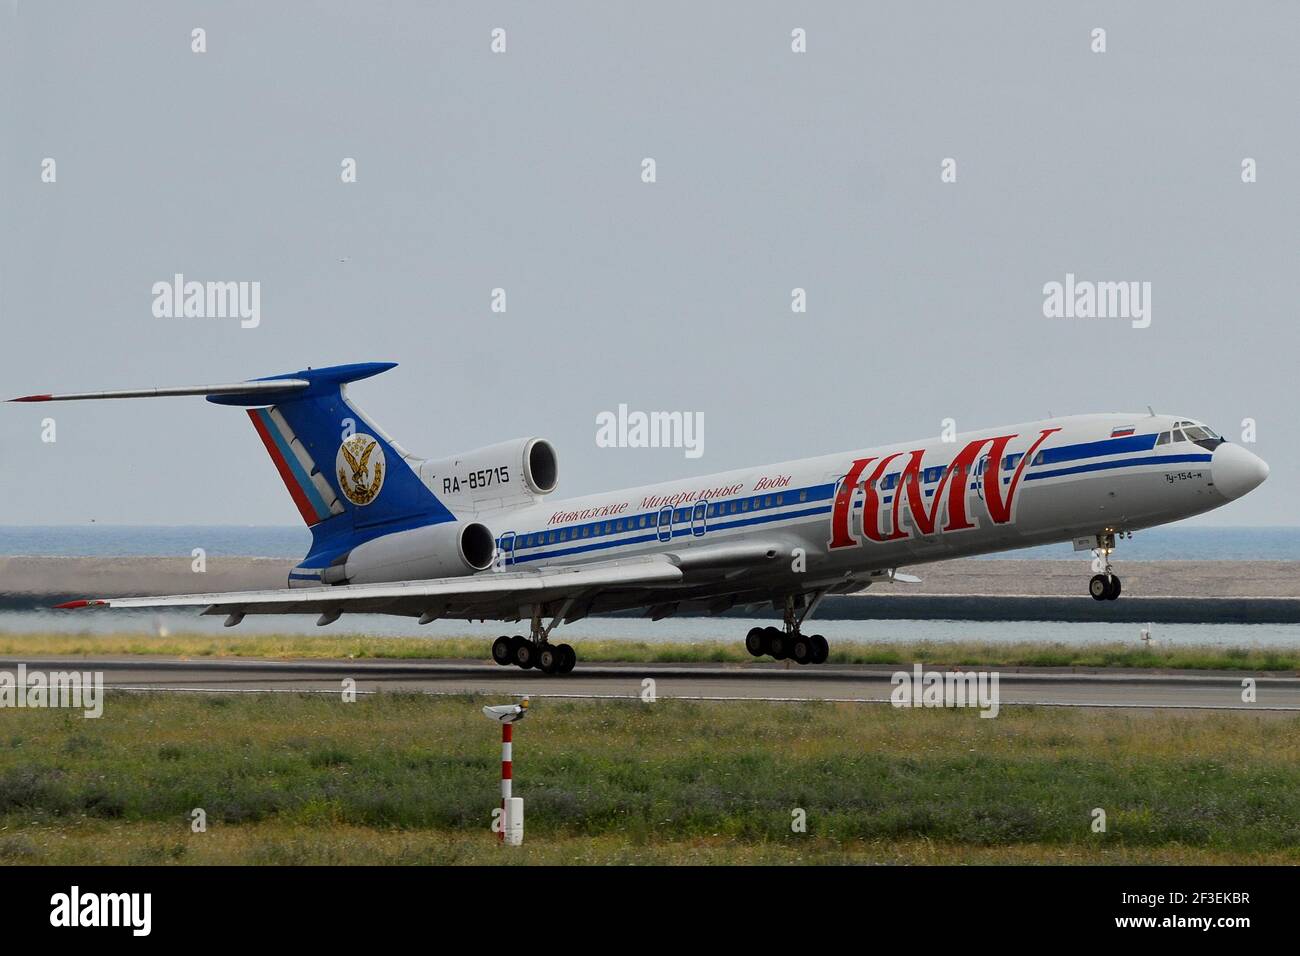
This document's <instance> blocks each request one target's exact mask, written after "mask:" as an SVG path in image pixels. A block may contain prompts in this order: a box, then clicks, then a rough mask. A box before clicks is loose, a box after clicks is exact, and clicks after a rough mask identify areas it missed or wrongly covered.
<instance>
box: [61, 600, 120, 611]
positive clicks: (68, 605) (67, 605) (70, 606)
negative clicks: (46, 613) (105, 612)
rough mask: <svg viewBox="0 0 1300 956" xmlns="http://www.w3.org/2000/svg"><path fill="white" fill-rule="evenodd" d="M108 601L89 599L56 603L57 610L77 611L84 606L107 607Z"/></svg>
mask: <svg viewBox="0 0 1300 956" xmlns="http://www.w3.org/2000/svg"><path fill="white" fill-rule="evenodd" d="M107 606H108V602H107V601H98V600H88V601H65V602H64V603H62V604H56V605H54V608H53V610H55V611H75V610H77V609H78V608H83V607H107Z"/></svg>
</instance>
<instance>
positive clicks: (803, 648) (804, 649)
mask: <svg viewBox="0 0 1300 956" xmlns="http://www.w3.org/2000/svg"><path fill="white" fill-rule="evenodd" d="M790 659H791V660H792V661H794V662H795V663H796V664H811V663H812V659H813V647H812V641H810V640H809V639H808V638H806V637H804V636H803V635H802V634H796V635H795V636H794V639H793V640H792V641H790Z"/></svg>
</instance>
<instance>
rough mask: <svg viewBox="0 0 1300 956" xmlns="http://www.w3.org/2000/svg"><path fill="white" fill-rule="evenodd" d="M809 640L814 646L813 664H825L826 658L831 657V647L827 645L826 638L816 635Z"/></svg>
mask: <svg viewBox="0 0 1300 956" xmlns="http://www.w3.org/2000/svg"><path fill="white" fill-rule="evenodd" d="M808 640H809V641H811V642H812V646H813V655H812V662H813V663H814V664H825V663H826V658H828V657H830V656H831V646H830V645H829V644H828V643H826V638H824V637H822V636H821V635H820V634H814V635H813V636H812V637H810V638H808Z"/></svg>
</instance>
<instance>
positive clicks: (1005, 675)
mask: <svg viewBox="0 0 1300 956" xmlns="http://www.w3.org/2000/svg"><path fill="white" fill-rule="evenodd" d="M20 662H21V663H23V664H25V665H26V667H27V669H28V671H29V672H30V671H33V670H40V671H63V670H76V671H81V672H85V671H102V672H103V674H104V683H105V686H106V687H108V688H110V689H112V688H116V689H119V690H132V691H172V692H191V693H318V694H339V693H341V691H342V688H343V686H344V685H343V681H344V680H345V679H348V678H351V679H352V680H354V681H355V682H356V684H355V687H356V690H357V692H358V693H360V694H373V693H381V692H397V691H405V692H418V693H427V694H471V693H475V694H489V695H496V696H500V697H502V698H503V699H505V698H511V697H522V696H529V697H533V698H547V697H556V698H590V699H628V700H640V699H642V696H643V693H644V692H645V690H646V687H647V685H646V683H645V681H646V680H647V679H651V680H653V681H654V685H653V690H654V694H655V696H656V697H658V698H675V699H681V700H718V701H738V702H739V701H746V700H751V701H752V700H766V701H849V702H857V703H885V702H888V700H889V695H890V692H891V691H892V690H893V685H892V684H891V680H890V679H891V676H892V675H893V674H894V673H895V672H896V671H898V670H900V669H902V668H896V667H879V666H847V665H841V666H832V665H822V666H820V667H819V666H815V665H812V666H805V667H800V666H799V665H796V664H787V663H755V664H746V665H717V664H694V663H691V664H685V663H683V664H586V665H584V664H583V662H582V661H581V660H579V661H578V667H577V670H575V671H574V672H573V673H571V674H567V675H563V676H557V675H546V674H542V673H540V672H538V671H521V670H519V669H518V668H515V667H501V666H499V665H497V664H493V663H491V662H490V661H484V662H477V661H392V660H388V661H381V660H366V661H346V660H330V661H269V660H253V659H246V658H245V659H240V658H222V659H212V660H177V659H173V658H162V657H102V658H85V657H44V658H25V659H20V658H5V659H0V670H7V671H11V672H12V671H14V670H15V669H16V668H17V666H18V664H19V663H20ZM908 671H909V673H910V668H908ZM997 673H998V675H999V695H1000V700H1001V706H1002V707H1008V706H1019V705H1028V704H1034V705H1041V706H1051V707H1103V708H1158V709H1210V710H1231V711H1248V710H1254V711H1300V678H1298V677H1296V676H1295V675H1294V674H1291V673H1289V672H1288V674H1287V675H1285V676H1282V675H1278V676H1264V675H1258V674H1241V673H1227V672H1213V673H1191V672H1178V673H1167V672H1134V671H1124V672H1117V671H1113V670H1111V671H1107V670H1101V669H1098V670H1086V671H1085V670H1081V669H1075V670H1064V669H1052V668H1023V667H1022V668H1015V669H1002V670H999V671H997ZM1247 677H1250V678H1253V679H1254V680H1255V685H1256V697H1255V702H1253V703H1245V702H1243V700H1242V686H1243V684H1242V682H1243V680H1244V679H1245V678H1247Z"/></svg>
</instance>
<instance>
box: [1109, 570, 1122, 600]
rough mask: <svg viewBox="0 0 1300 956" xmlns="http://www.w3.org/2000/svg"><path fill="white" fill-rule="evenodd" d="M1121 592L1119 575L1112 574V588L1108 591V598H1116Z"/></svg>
mask: <svg viewBox="0 0 1300 956" xmlns="http://www.w3.org/2000/svg"><path fill="white" fill-rule="evenodd" d="M1119 592H1120V583H1119V575H1117V574H1112V575H1111V576H1110V590H1109V591H1108V592H1107V593H1106V600H1107V601H1113V600H1115V599H1116V598H1117V597H1119Z"/></svg>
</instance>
